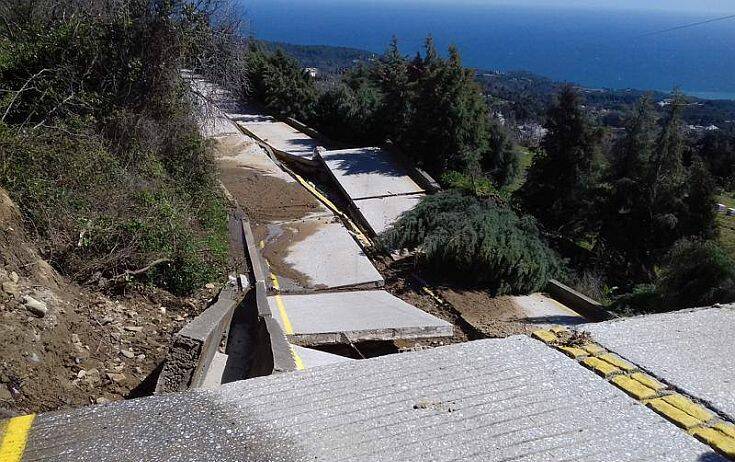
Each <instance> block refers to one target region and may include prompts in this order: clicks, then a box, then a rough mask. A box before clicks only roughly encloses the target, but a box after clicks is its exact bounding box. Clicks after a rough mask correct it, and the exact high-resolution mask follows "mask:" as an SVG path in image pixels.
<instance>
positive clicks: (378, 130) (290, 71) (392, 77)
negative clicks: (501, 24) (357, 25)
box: [250, 37, 520, 187]
mask: <svg viewBox="0 0 735 462" xmlns="http://www.w3.org/2000/svg"><path fill="white" fill-rule="evenodd" d="M250 53H251V58H250V60H251V62H252V63H255V64H254V65H253V70H252V71H251V74H250V81H251V82H252V87H253V89H252V91H251V94H252V95H254V96H256V97H257V98H258V99H260V100H261V101H262V102H264V103H265V105H266V107H267V108H268V109H270V110H271V111H272V112H274V113H275V114H278V115H281V116H288V117H296V118H298V119H302V120H303V121H305V122H308V123H310V124H312V125H314V126H316V127H317V128H319V129H320V130H321V131H322V132H324V133H325V134H326V135H327V136H329V137H331V138H334V139H337V140H340V141H344V142H353V143H367V144H381V143H383V142H385V141H386V140H390V141H392V142H393V143H394V144H395V145H396V146H397V147H398V148H400V149H401V150H402V151H403V152H405V153H406V155H409V156H411V157H412V158H413V159H414V161H415V162H416V163H417V164H418V165H420V166H423V167H424V168H426V169H427V170H428V171H429V172H430V173H432V174H434V175H436V176H437V177H438V178H441V176H442V175H443V174H444V173H445V172H447V171H449V170H452V171H456V172H459V173H461V174H463V175H469V176H472V177H474V178H489V179H491V180H492V181H493V182H494V183H495V184H497V185H498V186H499V187H502V186H506V185H509V184H511V183H513V181H514V180H515V178H516V177H517V175H518V173H519V157H520V154H519V152H518V150H517V148H516V146H515V145H514V143H513V142H512V140H511V138H510V137H509V135H508V133H507V132H506V131H505V129H504V128H503V127H502V126H501V125H500V124H499V123H497V121H494V120H493V119H492V117H491V116H490V113H489V110H488V107H487V105H486V104H485V101H484V98H483V96H482V93H481V91H480V87H479V86H478V85H477V83H476V82H475V76H474V73H473V72H472V71H470V70H468V69H466V68H465V67H464V66H463V65H462V62H461V59H460V56H459V53H458V51H457V50H456V48H450V49H449V52H448V54H449V57H448V58H446V59H445V58H443V57H441V56H440V55H439V53H438V52H437V50H436V48H435V46H434V43H433V40H432V39H431V37H429V38H428V39H427V41H426V47H425V52H424V55H423V56H417V57H416V58H415V59H413V60H411V61H409V60H408V59H407V58H406V57H405V56H403V55H402V54H401V53H400V50H399V48H398V44H397V42H396V41H395V40H394V41H393V42H392V43H391V44H390V46H389V48H388V50H387V52H386V53H385V55H384V56H383V57H381V58H380V59H379V60H374V61H371V62H370V63H368V64H363V65H360V66H357V67H355V68H353V69H351V70H349V71H348V72H346V73H345V74H344V75H343V76H342V77H341V79H340V80H339V81H337V82H334V81H327V82H325V83H324V84H323V85H322V86H317V83H316V82H314V81H313V79H311V78H309V77H308V76H306V75H305V74H304V72H303V70H302V69H301V68H300V66H299V64H298V63H297V62H296V61H295V60H293V59H290V58H288V57H286V55H285V53H284V52H283V51H281V50H277V51H276V52H275V53H269V52H268V51H267V50H266V49H265V48H264V47H262V46H253V47H251V49H250ZM261 63H262V64H261ZM314 108H316V110H314Z"/></svg>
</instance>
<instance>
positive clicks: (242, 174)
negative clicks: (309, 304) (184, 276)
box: [215, 137, 322, 287]
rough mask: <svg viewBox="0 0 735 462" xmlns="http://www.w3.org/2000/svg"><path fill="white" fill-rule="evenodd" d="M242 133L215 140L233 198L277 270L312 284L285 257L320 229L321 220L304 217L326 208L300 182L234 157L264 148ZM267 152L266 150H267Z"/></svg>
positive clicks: (305, 284) (303, 284)
mask: <svg viewBox="0 0 735 462" xmlns="http://www.w3.org/2000/svg"><path fill="white" fill-rule="evenodd" d="M253 143H254V142H247V141H242V138H241V137H226V138H223V139H220V140H217V141H216V142H215V157H216V158H217V159H218V162H217V164H218V170H219V174H220V180H221V181H222V184H223V185H224V187H225V188H226V189H227V191H228V192H229V193H230V195H231V196H232V199H233V200H234V201H235V202H236V203H237V204H238V205H239V206H240V207H241V208H242V209H243V210H244V211H245V213H246V214H247V215H248V218H249V219H250V221H251V224H252V228H253V235H254V237H255V239H256V241H257V242H261V241H263V242H264V243H266V245H265V247H264V248H263V250H262V255H263V258H264V259H265V260H266V261H267V262H268V264H269V266H270V267H271V268H272V270H273V272H274V273H275V274H278V275H279V276H281V277H284V278H286V279H289V280H291V281H293V282H294V283H295V284H298V285H299V286H301V287H309V285H310V283H311V281H310V280H309V278H308V277H307V276H306V275H304V274H303V273H301V272H299V271H296V270H295V269H293V267H291V265H289V264H287V263H286V262H285V261H284V260H285V258H286V256H287V255H288V249H289V247H291V246H292V245H293V244H294V243H296V242H299V241H302V240H304V239H306V238H307V237H308V236H310V235H312V234H314V233H315V232H316V230H317V226H318V225H317V224H316V223H312V222H308V221H303V222H299V220H303V219H304V218H306V217H308V216H309V215H312V214H314V213H315V212H319V211H321V210H322V206H321V204H320V203H319V201H318V200H317V199H316V198H315V197H314V196H313V195H312V194H311V193H309V192H308V191H307V190H306V189H304V187H302V186H301V185H300V184H299V183H295V182H288V181H285V180H284V179H282V178H278V177H276V176H273V175H272V172H267V171H261V170H258V169H255V168H252V167H251V166H249V165H243V164H241V163H239V162H237V161H235V160H234V159H233V158H234V157H237V156H241V155H243V152H247V151H248V150H253V149H260V147H258V146H253ZM264 155H265V154H264Z"/></svg>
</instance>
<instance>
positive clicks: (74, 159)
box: [0, 125, 227, 293]
mask: <svg viewBox="0 0 735 462" xmlns="http://www.w3.org/2000/svg"><path fill="white" fill-rule="evenodd" d="M200 149H203V146H201V148H200ZM0 151H2V152H3V153H4V156H3V157H2V158H1V159H0V183H2V184H3V185H5V187H7V188H8V189H9V190H10V191H11V194H12V196H13V198H14V199H15V200H16V201H17V203H18V204H19V205H20V207H21V210H22V211H23V213H24V215H25V218H26V220H27V222H28V223H29V224H30V225H31V229H33V230H34V231H35V234H36V238H37V243H38V245H39V248H40V250H41V252H42V254H43V255H44V257H45V258H46V259H47V260H49V262H50V263H51V264H52V265H53V266H55V267H56V268H57V269H59V270H60V271H61V272H62V273H65V274H67V275H69V276H71V277H72V278H74V279H76V280H78V281H80V282H86V281H89V280H91V279H93V278H97V277H99V276H102V277H105V278H116V277H119V276H122V275H124V274H125V273H126V271H128V270H131V271H134V270H137V269H140V268H143V267H146V266H147V265H149V264H150V263H151V262H155V261H158V260H162V261H164V262H163V263H162V264H160V265H157V266H156V267H154V268H151V271H149V272H147V274H143V275H142V276H143V277H144V278H146V279H147V280H148V281H150V282H152V283H154V284H156V285H158V286H161V287H164V288H167V289H169V290H171V291H172V292H174V293H186V292H189V291H191V290H193V289H196V288H198V287H200V286H201V285H203V284H204V283H206V282H208V281H211V280H214V279H216V278H218V277H219V273H220V272H221V268H222V267H223V266H224V264H225V263H226V257H227V246H226V243H227V229H226V223H227V217H226V211H225V209H224V206H223V205H222V204H223V202H222V200H221V198H220V197H219V196H218V195H217V194H216V193H215V192H214V191H215V190H214V189H209V190H207V189H206V188H201V187H199V188H197V189H196V190H191V189H187V188H186V187H185V185H186V184H187V183H185V182H180V183H179V182H177V181H175V180H174V178H176V177H174V176H169V174H168V173H167V172H166V168H165V167H164V165H163V163H162V162H161V161H160V160H158V159H157V158H156V157H154V156H150V157H148V158H146V159H145V160H142V159H138V162H137V165H136V166H135V168H129V166H128V165H126V164H125V163H122V162H120V160H121V159H119V158H117V157H116V156H114V155H112V154H111V153H110V152H109V150H108V149H107V148H106V147H105V145H104V143H103V142H102V140H100V139H99V138H97V137H95V135H94V134H87V136H81V135H75V136H70V135H68V134H65V133H61V132H50V131H49V132H46V131H44V132H42V133H38V132H37V133H34V134H33V135H32V136H28V135H16V134H14V133H13V132H11V131H10V130H9V129H8V128H7V127H4V126H1V125H0Z"/></svg>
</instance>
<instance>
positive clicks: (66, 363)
mask: <svg viewBox="0 0 735 462" xmlns="http://www.w3.org/2000/svg"><path fill="white" fill-rule="evenodd" d="M212 287H213V286H212ZM213 292H214V291H213V290H211V289H210V290H205V291H203V292H202V293H200V294H198V296H195V297H191V298H180V297H174V296H172V295H171V294H169V293H167V292H164V291H161V290H156V289H152V288H148V287H128V288H126V290H125V293H124V294H122V295H119V296H114V297H113V296H107V295H104V294H102V293H99V292H97V291H94V290H89V289H88V288H84V287H80V286H78V285H76V284H73V283H71V282H69V281H68V280H66V279H65V278H64V277H62V276H61V275H59V274H58V273H57V272H56V271H55V270H54V269H53V268H51V266H49V265H48V264H47V263H46V262H45V261H43V260H42V259H41V258H40V257H39V255H38V253H37V252H36V250H35V248H34V246H33V243H32V242H31V240H30V239H29V238H28V236H27V235H26V233H25V232H24V225H23V223H22V220H21V216H20V213H19V212H18V209H17V207H15V205H14V204H13V203H12V201H11V200H10V198H9V197H8V196H7V194H6V193H5V191H4V190H2V189H0V418H2V417H8V416H12V415H15V414H24V413H31V412H42V411H49V410H55V409H62V408H68V407H77V406H82V405H85V404H90V403H101V402H107V401H114V400H120V399H123V398H126V397H134V396H140V395H143V394H147V393H148V392H149V391H150V390H149V389H150V385H151V383H150V382H151V380H150V379H152V378H154V377H155V371H156V370H157V369H158V368H159V367H160V366H161V364H162V362H163V360H164V358H165V357H166V354H167V352H168V347H169V344H170V341H171V337H172V335H173V333H175V332H177V331H178V330H179V329H180V328H181V327H182V326H183V325H184V324H185V323H186V321H187V319H188V318H190V317H193V316H195V315H197V314H198V313H199V312H201V311H202V310H203V308H204V307H205V306H206V303H207V299H209V298H210V297H212V296H213ZM27 296H30V297H32V298H34V299H35V300H38V301H40V302H43V303H44V304H45V305H46V308H47V312H46V313H45V315H40V314H34V312H33V311H31V310H30V309H28V308H27V307H26V303H25V299H24V297H27Z"/></svg>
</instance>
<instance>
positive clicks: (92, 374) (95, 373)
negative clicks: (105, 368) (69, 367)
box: [84, 369, 100, 385]
mask: <svg viewBox="0 0 735 462" xmlns="http://www.w3.org/2000/svg"><path fill="white" fill-rule="evenodd" d="M84 380H85V381H86V382H87V383H89V384H91V385H95V384H97V383H99V382H100V371H99V370H97V369H89V370H87V373H86V374H84Z"/></svg>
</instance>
